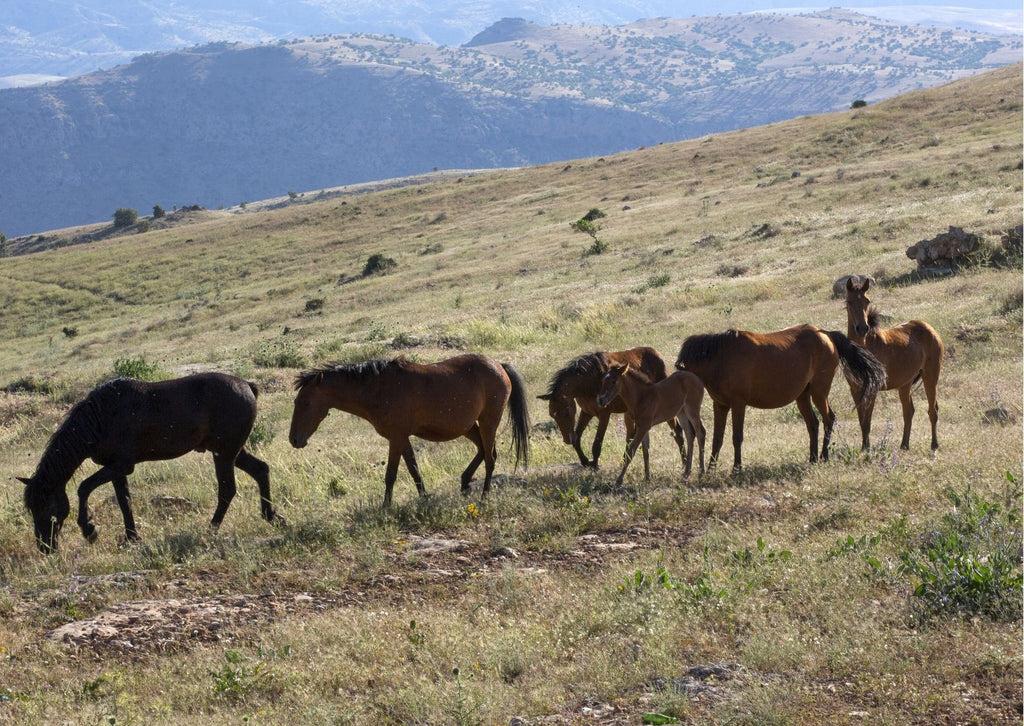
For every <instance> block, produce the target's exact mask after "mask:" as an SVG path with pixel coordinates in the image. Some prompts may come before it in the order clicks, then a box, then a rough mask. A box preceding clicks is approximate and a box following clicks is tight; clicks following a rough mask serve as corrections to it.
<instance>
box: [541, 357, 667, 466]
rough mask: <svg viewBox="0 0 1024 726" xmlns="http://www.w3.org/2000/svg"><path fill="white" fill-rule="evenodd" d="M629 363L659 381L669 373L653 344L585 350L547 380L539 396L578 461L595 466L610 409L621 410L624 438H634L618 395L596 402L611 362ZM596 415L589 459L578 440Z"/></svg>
mask: <svg viewBox="0 0 1024 726" xmlns="http://www.w3.org/2000/svg"><path fill="white" fill-rule="evenodd" d="M626 364H628V365H630V366H631V367H632V368H633V369H634V370H638V371H641V372H642V373H644V375H646V376H647V377H648V378H650V379H651V380H652V381H660V380H661V379H663V378H664V377H665V376H666V375H668V370H667V366H666V365H665V359H664V358H662V357H661V354H659V353H658V351H656V350H655V349H654V348H646V347H641V348H630V349H629V350H620V351H614V352H604V351H597V352H594V353H585V354H584V355H581V356H579V357H577V358H574V359H572V360H571V361H569V362H568V363H567V364H566V365H565V366H564V367H562V368H561V369H560V370H558V371H557V372H556V373H555V374H554V375H553V376H552V377H551V382H550V383H549V384H548V391H547V393H545V394H544V395H543V396H538V398H540V399H541V400H542V401H547V402H548V413H549V414H550V415H551V418H553V419H554V420H555V423H556V424H558V430H559V431H560V432H561V434H562V440H563V441H564V442H565V443H567V444H569V445H570V446H572V447H573V448H574V449H575V450H576V454H577V456H579V459H580V464H582V465H583V466H586V467H593V468H595V469H596V468H597V460H598V458H599V457H600V456H601V444H602V443H603V442H604V434H605V431H606V430H607V429H608V419H610V418H611V415H612V414H613V413H624V414H626V415H625V423H626V439H627V440H631V439H632V438H633V429H634V428H635V427H634V425H633V419H632V418H631V417H630V416H629V413H628V411H626V404H625V403H624V402H623V401H622V399H621V398H619V397H616V398H613V399H612V400H611V401H610V402H609V403H608V405H607V406H601V405H600V404H598V402H597V394H598V391H599V390H600V389H601V378H602V377H603V376H604V374H605V373H607V372H608V369H609V368H610V367H611V366H612V365H626ZM577 406H579V411H580V415H579V419H578V420H577V419H576V407H577ZM593 418H596V419H597V433H595V434H594V443H593V445H592V447H591V454H590V455H591V457H592V458H591V459H587V456H586V454H584V453H583V447H582V444H581V440H582V437H583V431H584V429H586V428H587V424H589V423H590V420H591V419H593ZM647 461H648V459H647V447H646V446H644V464H645V468H647Z"/></svg>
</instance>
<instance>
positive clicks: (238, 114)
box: [0, 11, 1021, 236]
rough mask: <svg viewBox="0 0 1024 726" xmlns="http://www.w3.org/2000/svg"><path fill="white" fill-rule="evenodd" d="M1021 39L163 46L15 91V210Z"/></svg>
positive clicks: (686, 26)
mask: <svg viewBox="0 0 1024 726" xmlns="http://www.w3.org/2000/svg"><path fill="white" fill-rule="evenodd" d="M509 22H511V23H512V24H511V25H509ZM489 37H491V39H490V40H488V38H489ZM484 41H486V42H484ZM1020 55H1021V42H1020V39H1019V38H1014V37H1009V36H995V35H984V34H978V33H968V32H965V31H958V30H940V29H937V28H925V27H920V26H899V25H895V24H892V23H887V22H884V21H880V20H876V19H871V18H868V17H866V16H862V15H856V14H853V13H848V12H843V11H828V12H820V13H810V14H806V15H799V16H791V15H772V14H755V15H741V16H719V17H714V18H690V19H686V20H679V19H658V20H646V21H640V22H637V23H632V24H629V25H622V26H615V27H608V26H588V25H556V26H541V25H536V24H532V23H527V22H516V21H503V23H499V25H498V26H496V29H494V30H493V33H492V36H488V31H485V32H484V33H483V34H482V35H480V36H478V37H477V39H475V40H473V41H471V43H470V44H469V45H468V46H466V47H458V48H455V47H445V46H437V45H430V44H425V43H416V42H412V41H407V40H402V39H399V38H396V37H394V36H374V35H323V36H317V37H313V38H304V39H294V40H289V41H280V42H278V43H274V44H265V45H255V46H253V45H245V44H234V43H217V44H211V45H205V46H198V47H194V48H190V49H185V50H181V51H177V52H172V53H150V54H146V55H143V56H140V57H138V58H136V59H135V60H133V61H132V62H131V63H129V64H126V65H123V66H118V67H116V68H112V69H109V70H106V71H101V72H96V73H90V74H87V75H85V76H80V77H77V78H74V79H70V80H67V81H63V82H57V83H49V84H44V85H41V86H36V87H31V88H16V89H7V90H4V91H0V164H2V165H3V166H4V168H7V169H16V170H17V173H16V174H14V175H8V176H6V177H5V178H4V180H3V181H0V229H2V230H3V231H4V232H5V233H6V234H7V235H8V236H19V235H23V234H28V233H34V232H39V231H43V230H48V229H55V228H62V227H68V226H73V225H79V224H87V223H93V222H98V221H103V220H104V219H109V218H110V215H112V214H113V213H114V211H115V210H116V209H118V208H124V207H127V208H134V209H137V210H139V211H140V212H141V213H142V214H147V213H148V212H149V210H151V209H152V208H153V207H154V206H156V205H160V206H162V207H163V208H165V209H172V208H173V207H182V206H192V205H196V204H198V205H201V206H203V207H206V208H208V209H216V208H219V207H228V206H235V205H238V204H242V203H247V202H251V201H254V200H259V199H264V198H267V197H271V196H280V195H283V194H285V193H287V192H290V191H295V192H301V191H307V192H308V191H314V192H315V191H317V190H321V189H327V188H333V187H338V186H343V185H347V184H354V183H361V182H366V181H372V180H378V179H387V178H393V177H405V176H409V175H415V174H423V173H427V172H430V171H433V170H437V169H474V168H495V167H511V166H529V165H533V164H541V163H547V162H552V161H558V160H567V159H572V158H580V157H586V156H593V155H601V154H611V153H617V152H620V151H623V150H627V149H635V148H638V147H640V146H650V145H654V144H658V143H664V142H671V141H675V140H679V139H684V138H697V137H700V136H702V135H705V134H709V133H721V132H723V131H728V130H732V129H737V128H744V127H752V126H758V125H762V124H765V123H772V122H775V121H779V120H783V119H786V118H794V117H798V116H800V115H803V114H812V113H820V112H825V111H831V110H836V109H840V108H847V107H849V106H850V104H851V103H852V102H853V101H855V100H863V101H866V102H869V103H872V102H876V101H878V100H880V99H882V98H886V97H891V96H893V95H896V94H898V93H902V92H905V91H907V90H911V89H914V88H922V87H930V86H934V85H936V84H939V83H943V82H947V81H950V80H954V79H956V78H959V77H963V76H965V75H969V74H972V73H976V72H979V71H982V70H985V69H991V68H994V67H998V66H1000V65H1005V64H1008V63H1012V62H1015V61H1017V60H1019V59H1020Z"/></svg>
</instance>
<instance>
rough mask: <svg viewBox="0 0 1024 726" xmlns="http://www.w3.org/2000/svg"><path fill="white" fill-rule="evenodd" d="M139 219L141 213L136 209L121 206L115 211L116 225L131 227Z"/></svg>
mask: <svg viewBox="0 0 1024 726" xmlns="http://www.w3.org/2000/svg"><path fill="white" fill-rule="evenodd" d="M138 221H139V213H138V211H136V210H134V209H129V208H128V207H121V208H120V209H118V210H117V211H116V212H114V226H115V227H131V226H132V225H133V224H135V223H136V222H138Z"/></svg>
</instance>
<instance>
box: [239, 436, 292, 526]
mask: <svg viewBox="0 0 1024 726" xmlns="http://www.w3.org/2000/svg"><path fill="white" fill-rule="evenodd" d="M235 466H237V467H238V468H239V469H241V470H242V471H244V472H245V473H246V474H248V475H249V476H251V477H252V478H253V479H255V480H256V484H257V485H258V486H259V488H260V512H261V513H262V515H263V519H265V520H267V521H268V522H270V523H272V524H284V517H282V516H281V515H280V514H278V513H277V512H276V511H275V510H274V505H273V503H272V502H271V501H270V467H269V466H267V464H266V462H265V461H263V460H262V459H257V458H256V457H255V456H253V455H252V454H250V453H249V452H248V451H246V450H245V449H242V450H241V451H239V452H238V456H237V457H236V458H235Z"/></svg>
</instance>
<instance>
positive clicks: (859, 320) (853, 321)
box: [846, 280, 946, 451]
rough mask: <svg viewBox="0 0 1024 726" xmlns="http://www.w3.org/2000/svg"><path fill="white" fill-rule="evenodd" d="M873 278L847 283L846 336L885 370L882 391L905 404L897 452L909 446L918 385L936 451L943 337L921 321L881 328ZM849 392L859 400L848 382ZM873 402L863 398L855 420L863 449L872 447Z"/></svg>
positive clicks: (848, 281) (910, 321) (937, 444)
mask: <svg viewBox="0 0 1024 726" xmlns="http://www.w3.org/2000/svg"><path fill="white" fill-rule="evenodd" d="M869 287H871V280H865V281H864V283H863V284H861V285H857V284H854V283H853V282H852V281H851V280H847V282H846V324H847V332H846V334H847V336H849V338H850V340H852V341H853V342H855V343H857V344H858V345H862V346H864V347H865V348H866V349H867V350H868V351H870V352H871V354H872V355H874V356H875V357H876V358H878V360H879V361H881V362H882V365H883V366H885V385H884V386H883V387H882V390H884V391H891V390H892V389H894V388H895V389H897V390H898V391H899V394H900V403H901V404H902V406H903V441H902V442H901V443H900V448H901V449H909V448H910V424H911V422H912V421H913V419H914V402H913V400H912V399H911V397H910V394H911V389H912V388H913V387H914V385H915V384H916V383H917V382H918V381H920V382H921V383H922V385H923V386H924V394H925V396H926V397H927V399H928V418H929V419H930V420H931V424H932V451H934V450H935V449H937V448H939V439H938V436H937V435H936V431H935V429H936V424H937V423H938V420H939V404H938V401H937V399H936V394H937V389H938V383H939V373H940V372H941V370H942V357H943V355H944V354H945V350H946V349H945V346H944V345H943V343H942V338H940V337H939V334H938V333H937V332H936V331H935V328H933V327H932V326H931V325H929V324H928V323H926V322H924V321H923V320H909V321H907V322H905V323H900V324H899V325H895V326H893V327H891V328H882V327H880V325H879V318H880V316H879V314H878V310H877V308H876V307H875V306H874V305H873V304H872V302H871V300H870V298H868V288H869ZM850 392H851V393H852V394H853V398H854V400H858V399H859V398H860V388H859V387H858V385H857V384H856V383H855V382H853V381H851V382H850ZM874 404H875V401H874V399H873V398H872V399H870V400H865V401H864V402H863V404H862V405H859V406H857V418H858V419H859V420H860V431H861V448H862V449H864V450H867V449H868V448H869V447H870V435H871V414H872V412H873V410H874Z"/></svg>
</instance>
